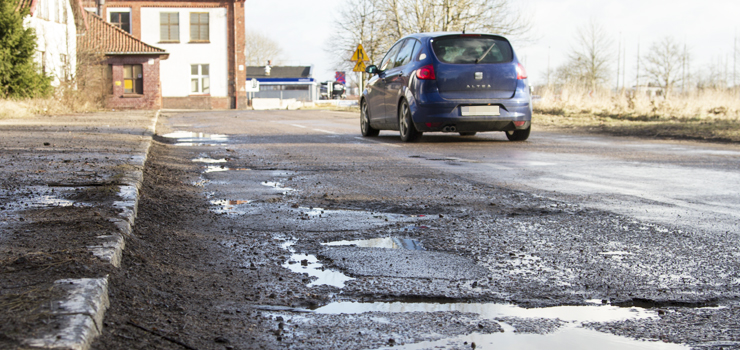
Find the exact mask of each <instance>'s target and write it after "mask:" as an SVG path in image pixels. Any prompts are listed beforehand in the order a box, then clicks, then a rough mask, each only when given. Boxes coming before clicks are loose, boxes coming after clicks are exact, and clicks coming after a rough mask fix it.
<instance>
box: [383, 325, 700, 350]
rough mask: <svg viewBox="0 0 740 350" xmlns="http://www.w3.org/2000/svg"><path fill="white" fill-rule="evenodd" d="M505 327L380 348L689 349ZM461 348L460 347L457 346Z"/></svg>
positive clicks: (567, 330) (580, 332) (581, 332)
mask: <svg viewBox="0 0 740 350" xmlns="http://www.w3.org/2000/svg"><path fill="white" fill-rule="evenodd" d="M501 326H502V327H503V328H504V333H493V334H478V333H473V334H468V335H461V336H457V337H453V338H446V339H442V340H437V341H426V342H420V343H415V344H408V345H400V346H394V347H393V348H380V349H407V350H412V349H432V348H434V349H438V348H450V347H454V348H456V349H457V348H468V347H471V345H466V344H472V343H475V345H476V347H475V348H476V349H496V350H499V349H500V350H519V349H551V350H560V349H563V350H591V349H599V350H623V349H632V350H643V349H644V350H673V349H689V347H687V346H683V345H680V344H671V343H663V342H659V341H641V340H634V339H631V338H627V337H620V336H617V335H613V334H609V333H602V332H598V331H595V330H591V329H586V328H580V327H578V326H576V325H574V324H568V325H565V326H563V327H561V328H560V329H559V330H557V331H556V332H553V333H550V334H519V333H515V332H514V331H515V329H514V327H512V326H509V325H507V324H505V323H502V324H501ZM455 346H457V347H455Z"/></svg>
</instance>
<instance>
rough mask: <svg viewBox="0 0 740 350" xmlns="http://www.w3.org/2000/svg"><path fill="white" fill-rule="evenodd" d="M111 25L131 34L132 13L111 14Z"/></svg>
mask: <svg viewBox="0 0 740 350" xmlns="http://www.w3.org/2000/svg"><path fill="white" fill-rule="evenodd" d="M110 24H112V25H114V26H116V27H118V28H121V30H123V31H124V32H126V33H131V13H130V12H111V13H110Z"/></svg>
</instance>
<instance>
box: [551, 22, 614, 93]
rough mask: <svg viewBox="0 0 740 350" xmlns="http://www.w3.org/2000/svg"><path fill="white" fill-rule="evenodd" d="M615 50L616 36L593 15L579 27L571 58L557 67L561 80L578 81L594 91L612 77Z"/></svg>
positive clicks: (559, 79)
mask: <svg viewBox="0 0 740 350" xmlns="http://www.w3.org/2000/svg"><path fill="white" fill-rule="evenodd" d="M611 53H612V39H611V38H610V37H609V34H608V33H607V32H606V30H605V29H604V28H603V27H602V26H601V25H599V24H598V23H596V22H595V21H594V20H593V19H592V20H590V21H589V22H588V23H587V24H585V25H584V26H582V27H580V28H579V29H578V32H577V33H576V43H575V46H573V47H572V48H571V50H570V53H569V54H568V62H567V63H566V64H565V65H563V66H561V67H559V68H558V69H557V71H556V73H555V74H556V78H557V80H558V81H560V82H561V83H565V82H568V83H577V84H579V85H583V86H586V87H588V88H589V89H591V91H594V90H596V88H597V87H599V86H600V85H603V84H605V83H606V82H607V81H608V80H609V76H610V71H611V67H610V64H609V63H610V60H611V59H612V57H611Z"/></svg>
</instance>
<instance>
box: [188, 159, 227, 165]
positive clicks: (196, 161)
mask: <svg viewBox="0 0 740 350" xmlns="http://www.w3.org/2000/svg"><path fill="white" fill-rule="evenodd" d="M191 161H192V162H193V163H207V164H216V163H226V159H225V158H221V159H213V158H195V159H191Z"/></svg>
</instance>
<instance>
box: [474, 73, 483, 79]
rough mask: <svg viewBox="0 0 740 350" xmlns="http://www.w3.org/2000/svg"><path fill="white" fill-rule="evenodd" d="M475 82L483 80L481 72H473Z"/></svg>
mask: <svg viewBox="0 0 740 350" xmlns="http://www.w3.org/2000/svg"><path fill="white" fill-rule="evenodd" d="M475 80H483V72H475Z"/></svg>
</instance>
